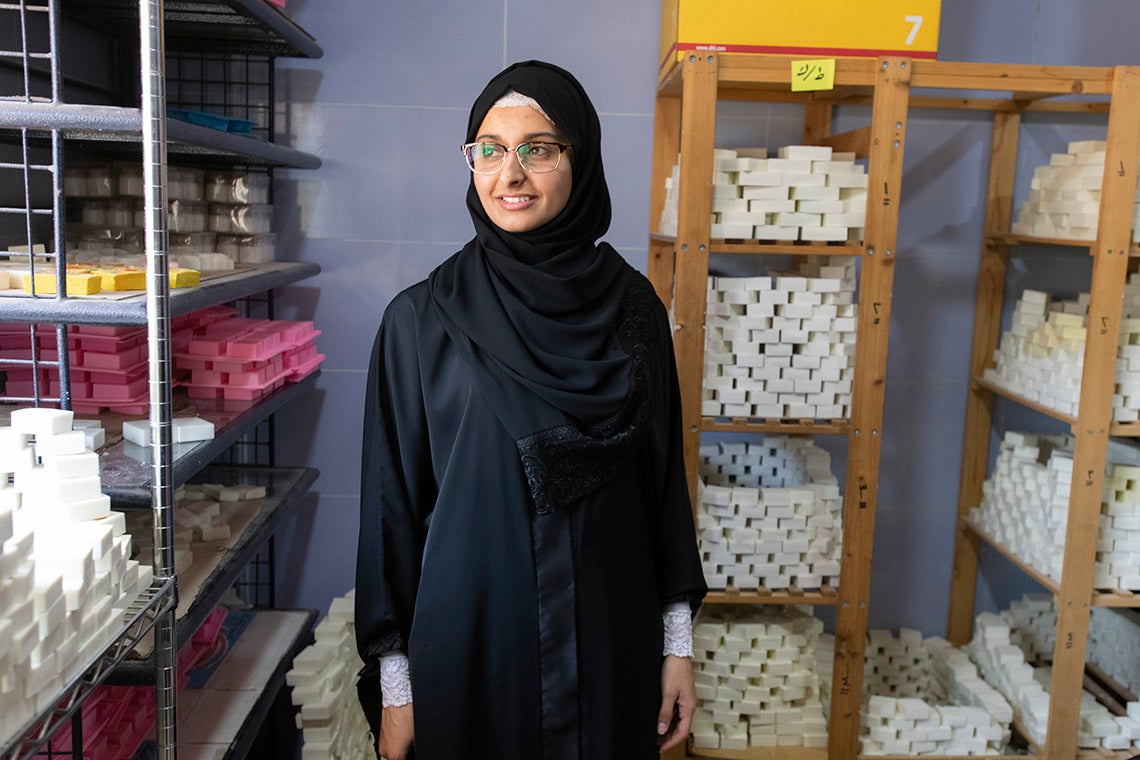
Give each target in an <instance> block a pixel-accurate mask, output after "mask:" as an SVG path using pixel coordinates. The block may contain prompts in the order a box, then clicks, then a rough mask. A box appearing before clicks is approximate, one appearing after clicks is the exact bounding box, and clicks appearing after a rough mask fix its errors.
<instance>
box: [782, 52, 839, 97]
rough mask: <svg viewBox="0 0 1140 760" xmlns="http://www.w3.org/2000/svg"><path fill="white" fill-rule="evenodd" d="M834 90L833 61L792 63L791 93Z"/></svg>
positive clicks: (820, 59) (821, 60) (819, 60)
mask: <svg viewBox="0 0 1140 760" xmlns="http://www.w3.org/2000/svg"><path fill="white" fill-rule="evenodd" d="M834 88H835V59H834V58H819V59H816V60H812V61H792V92H807V91H809V90H831V89H834Z"/></svg>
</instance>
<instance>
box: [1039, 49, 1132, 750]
mask: <svg viewBox="0 0 1140 760" xmlns="http://www.w3.org/2000/svg"><path fill="white" fill-rule="evenodd" d="M1137 124H1140V68H1132V67H1127V66H1117V67H1116V68H1115V69H1114V71H1113V84H1112V106H1111V108H1110V110H1109V115H1108V141H1107V146H1106V149H1105V162H1104V178H1103V181H1102V184H1101V201H1100V223H1099V225H1098V228H1097V238H1096V242H1095V243H1094V244H1093V247H1092V256H1093V274H1092V287H1091V289H1090V293H1089V317H1088V337H1087V339H1086V342H1085V357H1084V369H1083V372H1082V381H1081V397H1080V407H1079V410H1078V413H1077V421H1076V423H1075V424H1074V425H1073V436H1074V439H1075V441H1076V443H1075V446H1074V451H1073V482H1072V485H1071V487H1070V491H1069V516H1068V521H1067V524H1066V527H1065V560H1064V565H1063V567H1062V575H1061V589H1060V593H1059V594H1058V596H1057V640H1056V643H1055V645H1054V649H1053V688H1052V690H1051V692H1050V699H1049V728H1048V732H1047V734H1046V737H1045V741H1046V744H1045V753H1044V756H1045V757H1046V758H1048V760H1061V759H1062V758H1072V757H1075V756H1076V752H1077V730H1078V728H1079V724H1080V694H1081V685H1082V683H1083V677H1084V668H1085V650H1086V645H1087V643H1088V625H1089V613H1090V607H1091V605H1092V594H1093V587H1094V577H1093V565H1094V560H1095V557H1096V545H1097V534H1098V532H1099V527H1100V523H1099V519H1100V505H1101V501H1102V499H1103V488H1104V476H1105V460H1106V456H1107V453H1108V437H1109V435H1108V431H1109V426H1110V424H1111V422H1112V391H1113V383H1112V381H1111V379H1112V378H1114V377H1115V376H1116V356H1117V347H1118V342H1119V339H1120V319H1121V313H1122V308H1123V300H1124V284H1125V281H1126V280H1127V278H1128V253H1129V248H1130V247H1131V241H1132V205H1133V201H1134V198H1135V194H1136V174H1137V171H1136V169H1137V163H1138V162H1140V132H1138V131H1137V129H1136V125H1137Z"/></svg>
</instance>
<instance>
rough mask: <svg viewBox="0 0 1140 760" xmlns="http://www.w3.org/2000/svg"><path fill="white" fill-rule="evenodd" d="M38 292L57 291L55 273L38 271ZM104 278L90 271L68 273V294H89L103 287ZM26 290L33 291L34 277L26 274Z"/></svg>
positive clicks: (38, 293) (49, 292)
mask: <svg viewBox="0 0 1140 760" xmlns="http://www.w3.org/2000/svg"><path fill="white" fill-rule="evenodd" d="M35 277H36V294H37V295H50V294H52V293H55V273H54V272H36V275H35ZM102 287H103V285H102V280H101V278H100V277H99V275H97V274H91V273H90V272H76V273H74V274H72V273H68V275H67V294H68V295H69V296H89V295H91V294H93V293H98V292H99V291H100V290H101V289H102ZM24 292H25V293H31V292H32V277H31V275H27V274H26V275H24Z"/></svg>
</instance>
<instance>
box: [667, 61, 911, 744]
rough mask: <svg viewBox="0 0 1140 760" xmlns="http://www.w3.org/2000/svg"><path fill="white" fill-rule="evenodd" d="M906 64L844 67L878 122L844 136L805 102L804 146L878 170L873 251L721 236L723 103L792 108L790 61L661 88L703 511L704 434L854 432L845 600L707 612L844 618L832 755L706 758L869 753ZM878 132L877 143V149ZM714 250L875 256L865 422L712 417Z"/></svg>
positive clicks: (683, 356)
mask: <svg viewBox="0 0 1140 760" xmlns="http://www.w3.org/2000/svg"><path fill="white" fill-rule="evenodd" d="M911 70H912V69H911V66H910V64H909V62H908V61H907V60H905V59H901V58H891V59H883V60H882V61H856V62H841V65H840V66H838V67H837V71H836V87H837V90H836V91H835V92H834V93H833V94H834V95H835V96H836V97H835V100H836V101H838V100H840V99H842V97H844V96H846V95H850V94H851V93H852V90H857V91H858V92H859V94H861V95H862V96H864V97H865V98H869V102H870V104H871V106H872V109H871V124H870V125H869V126H868V127H865V128H862V129H859V130H855V131H854V132H850V133H844V134H840V135H831V133H830V132H831V106H832V103H833V101H830V100H828V99H827V96H826V94H824V95H823V98H822V99H821V98H820V94H819V93H816V94H815V95H810V96H804V97H802V98H800V99H801V100H803V101H804V102H806V103H807V104H808V105H807V107H806V109H805V121H804V142H805V143H807V144H823V145H831V146H832V147H834V148H836V149H837V150H849V151H854V152H855V153H856V154H857V155H859V156H860V157H862V158H868V159H869V166H870V168H869V175H870V176H869V181H868V184H869V186H870V188H871V190H869V192H868V202H867V209H868V210H867V221H866V227H865V240H864V243H862V244H846V245H827V244H796V243H789V242H779V241H777V242H771V243H768V242H760V241H725V240H712V239H710V237H709V218H710V216H709V215H710V209H711V187H710V184H711V178H712V176H713V165H712V155H713V147H714V146H713V142H714V131H715V125H716V104H717V101H718V100H723V99H746V100H755V101H768V100H785V99H789V98H787V97H786V96H787V94H788V93H787V92H786V90H787V89H788V86H789V81H790V73H789V65H788V62H787V60H786V59H767V58H759V57H755V56H742V55H731V54H716V53H704V52H702V53H700V54H694V55H690V56H688V57H687V58H686V59H685V60H684V61H683V62H680V63H677V64H674V65H672V66H670V67H668V68H666V69H665V70H664V71H663V72H662V76H661V79H660V83H659V87H658V97H657V106H656V117H657V118H656V128H655V140H654V166H653V196H652V217H651V219H652V221H651V225H652V226H653V227H654V228H655V227H656V223H657V220H658V219H659V218H660V214H661V210H662V208H663V205H664V179H665V177H667V176H668V175H669V173H670V170H671V168H672V166H673V162H674V159H675V158H676V156H677V155H678V152H679V153H680V157H681V159H680V160H681V178H680V190H679V193H680V204H679V209H680V210H679V219H678V234H677V236H676V237H675V238H673V237H667V236H662V235H651V237H650V243H649V245H650V256H649V276H650V279H651V280H652V282H653V283H654V287H655V289H656V290H657V293H658V295H659V296H661V298H662V300H663V301H664V302H665V303H666V305H669V306H671V308H672V311H673V315H674V325H675V327H674V330H675V332H674V348H675V351H676V357H677V367H678V377H679V382H680V388H681V399H682V416H683V427H684V435H685V461H686V464H687V467H688V477H689V485H690V492H691V494H692V496H693V502H694V504H696V501H697V500H696V486H697V478H698V471H699V464H700V457H699V448H700V437H701V433H702V432H741V433H779V434H792V435H815V434H831V435H845V436H847V441H848V464H847V481H846V487H845V489H844V494H845V506H844V515H843V557H842V568H841V571H840V578H841V581H840V584H839V588H838V589H832V588H827V589H821V590H820V591H813V592H794V591H793V592H792V593H788V592H781V593H772V592H770V591H766V590H763V589H761V590H760V591H758V592H757V591H750V592H735V593H734V592H733V591H732V590H729V591H728V592H724V593H714V594H710V595H709V596H708V598H707V599H706V604H812V605H817V604H818V605H831V606H835V608H836V616H837V624H836V631H835V637H836V646H835V652H836V654H835V663H834V673H835V688H834V689H833V691H832V701H831V725H830V731H829V742H830V747H829V748H828V749H824V748H813V747H807V748H805V747H781V748H778V750H760V749H753V750H747V751H732V750H693V752H694V753H696V754H695V755H694V756H697V757H720V758H763V757H776V756H778V757H781V758H788V757H803V758H805V759H806V758H824V757H829V756H830V757H843V756H853V753H854V752H856V751H857V750H856V749H855V748H857V747H858V737H859V711H860V707H861V704H862V677H863V654H864V647H865V640H866V629H867V605H868V598H869V595H870V581H871V575H870V573H871V565H870V557H871V544H872V540H873V531H874V515H875V503H876V491H877V489H876V487H875V484H876V481H877V474H878V466H879V449H880V430H881V427H882V414H883V399H884V394H883V389H884V382H885V378H886V351H887V338H888V324H889V319H890V305H891V284H892V279H893V273H894V266H893V265H894V249H895V237H896V234H897V230H898V201H899V187H900V184H901V181H902V158H903V143H904V142H905V135H906V120H907V98H908V94H909V80H910V74H911ZM872 135H874V136H875V139H872ZM714 253H729V254H749V255H779V256H788V255H792V256H805V255H827V256H851V257H858V258H860V259H861V271H860V278H859V290H858V300H859V303H860V304H861V306H860V309H859V316H858V327H857V330H858V334H857V337H856V346H857V349H856V350H857V357H856V360H855V378H854V382H853V384H852V401H851V409H852V412H851V417H850V419H843V420H798V419H794V420H752V419H725V418H714V417H702V416H701V413H700V406H701V404H700V399H701V384H702V372H703V367H704V329H703V327H704V320H705V296H706V288H707V280H708V272H709V255H710V254H714Z"/></svg>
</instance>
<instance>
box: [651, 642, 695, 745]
mask: <svg viewBox="0 0 1140 760" xmlns="http://www.w3.org/2000/svg"><path fill="white" fill-rule="evenodd" d="M696 710H697V689H696V686H694V685H693V661H692V658H690V657H676V656H674V655H671V654H670V655H666V656H665V662H664V663H663V664H662V665H661V710H660V711H659V712H658V713H657V744H658V746H659V747H660V748H661V751H662V752H664V751H666V750H669V749H672V748H673V747H676V746H677V745H678V744H680V743H681V742H683V741H685V739H686V738H687V737H688V735H689V726H690V725H692V722H693V713H694V712H696Z"/></svg>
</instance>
